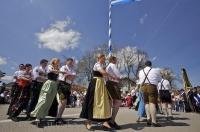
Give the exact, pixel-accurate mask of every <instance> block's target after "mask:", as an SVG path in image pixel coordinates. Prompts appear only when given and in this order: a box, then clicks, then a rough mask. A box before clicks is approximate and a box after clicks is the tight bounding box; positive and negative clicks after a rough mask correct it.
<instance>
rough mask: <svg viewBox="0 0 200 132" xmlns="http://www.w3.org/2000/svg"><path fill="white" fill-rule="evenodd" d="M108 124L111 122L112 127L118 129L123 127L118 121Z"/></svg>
mask: <svg viewBox="0 0 200 132" xmlns="http://www.w3.org/2000/svg"><path fill="white" fill-rule="evenodd" d="M108 124H109V125H110V126H111V127H112V128H115V129H117V130H120V129H121V127H120V126H119V125H118V124H117V123H116V122H114V123H112V122H108Z"/></svg>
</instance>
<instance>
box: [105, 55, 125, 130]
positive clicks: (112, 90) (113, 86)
mask: <svg viewBox="0 0 200 132" xmlns="http://www.w3.org/2000/svg"><path fill="white" fill-rule="evenodd" d="M109 62H110V63H109V65H108V66H107V67H106V72H107V73H108V74H110V75H111V76H113V77H115V78H113V77H112V78H111V77H109V78H108V80H107V82H106V87H107V89H108V92H109V94H110V96H111V98H112V118H111V121H110V122H109V125H110V126H111V127H114V128H115V129H120V128H121V127H120V126H119V125H118V124H117V123H116V122H115V118H116V116H117V113H118V111H119V107H120V106H121V104H122V100H121V91H120V87H119V80H120V79H121V77H122V75H121V74H120V72H119V70H118V69H117V66H116V63H117V58H116V57H114V56H111V57H110V58H109Z"/></svg>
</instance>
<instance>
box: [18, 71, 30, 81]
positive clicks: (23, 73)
mask: <svg viewBox="0 0 200 132" xmlns="http://www.w3.org/2000/svg"><path fill="white" fill-rule="evenodd" d="M20 77H25V78H27V79H33V73H32V72H29V73H27V72H26V71H21V72H19V75H18V76H17V78H20Z"/></svg>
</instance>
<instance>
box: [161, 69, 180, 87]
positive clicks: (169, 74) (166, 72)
mask: <svg viewBox="0 0 200 132" xmlns="http://www.w3.org/2000/svg"><path fill="white" fill-rule="evenodd" d="M161 75H162V77H163V78H164V79H166V80H168V81H169V83H170V85H171V87H172V88H175V87H177V86H176V84H175V81H179V78H178V77H177V76H176V75H175V73H174V72H173V70H172V69H171V68H163V69H161Z"/></svg>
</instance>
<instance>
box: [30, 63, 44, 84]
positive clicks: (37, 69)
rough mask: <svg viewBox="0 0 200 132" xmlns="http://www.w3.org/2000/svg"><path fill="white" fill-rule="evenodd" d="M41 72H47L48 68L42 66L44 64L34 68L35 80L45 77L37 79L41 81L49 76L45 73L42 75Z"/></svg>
mask: <svg viewBox="0 0 200 132" xmlns="http://www.w3.org/2000/svg"><path fill="white" fill-rule="evenodd" d="M40 73H42V74H45V75H46V74H47V68H45V69H44V68H42V66H36V67H35V68H34V69H33V80H37V79H38V77H41V78H44V79H42V80H41V79H38V80H37V81H39V82H43V81H44V80H45V79H47V76H44V75H40Z"/></svg>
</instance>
